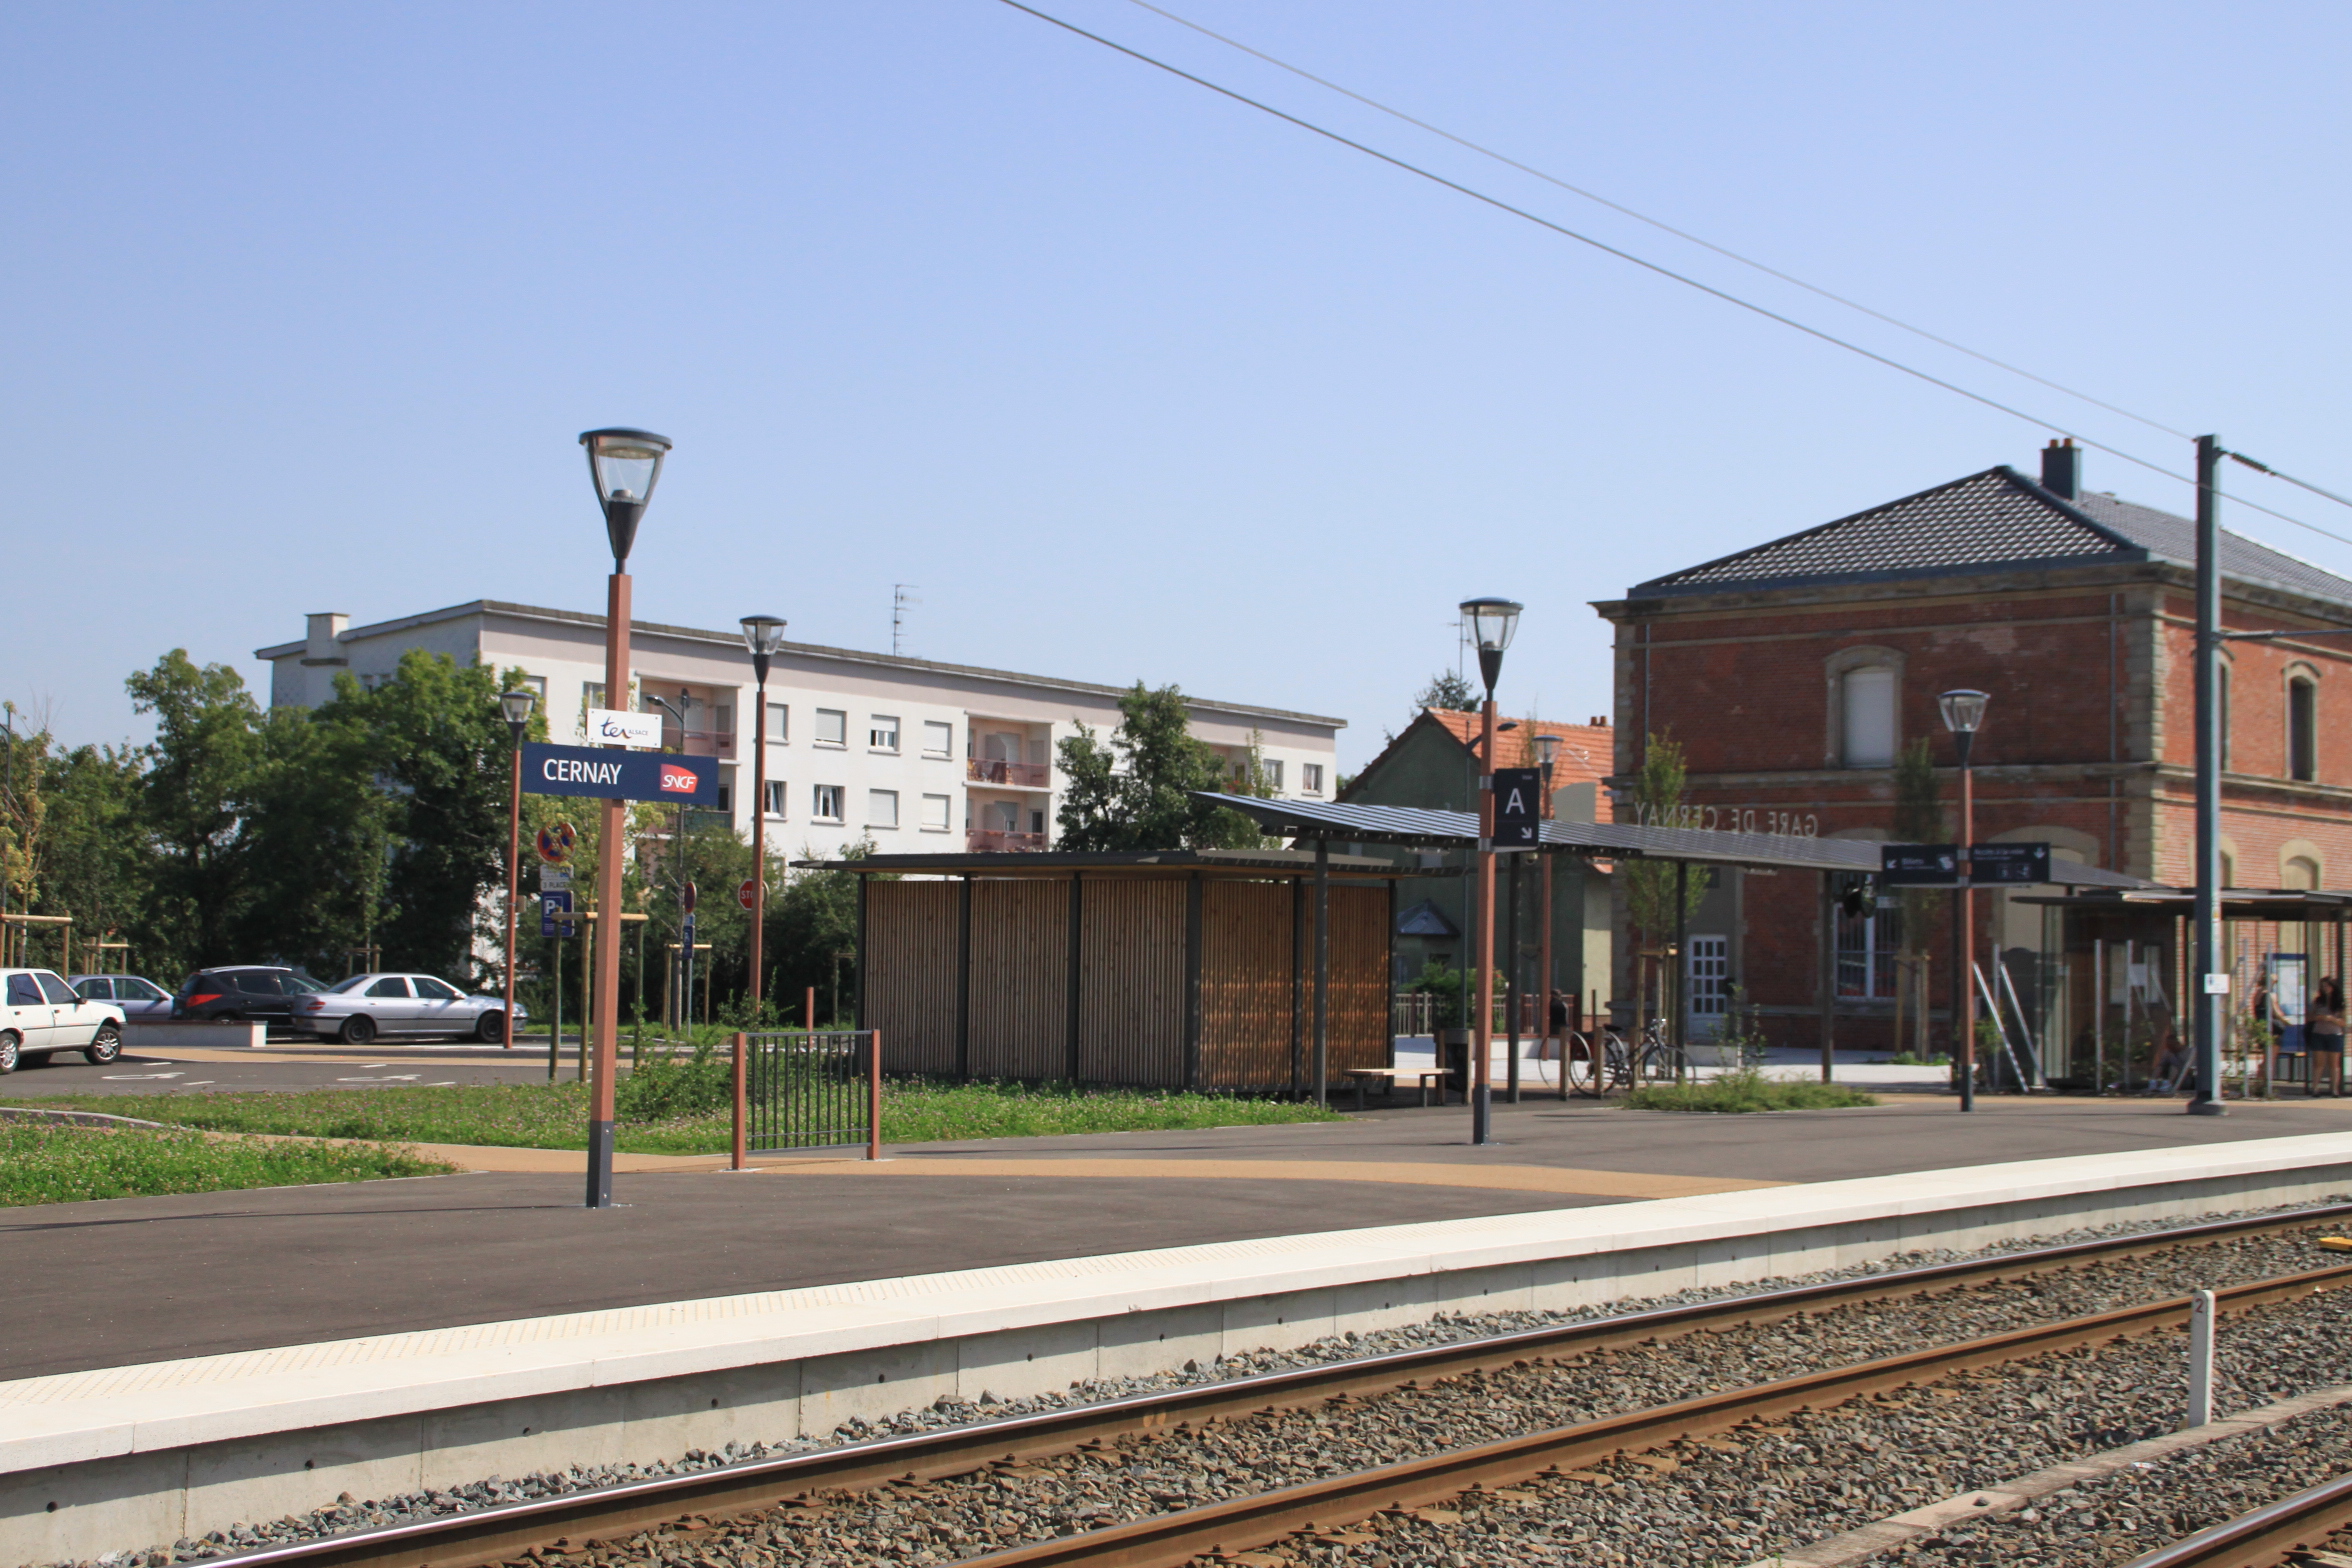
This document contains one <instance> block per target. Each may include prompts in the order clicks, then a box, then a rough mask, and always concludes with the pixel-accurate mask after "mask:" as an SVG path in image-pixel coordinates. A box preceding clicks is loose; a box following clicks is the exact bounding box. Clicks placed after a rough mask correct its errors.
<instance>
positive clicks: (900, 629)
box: [890, 583, 923, 658]
mask: <svg viewBox="0 0 2352 1568" xmlns="http://www.w3.org/2000/svg"><path fill="white" fill-rule="evenodd" d="M921 586H922V584H920V583H892V584H891V585H890V653H891V657H893V658H904V657H905V656H906V612H907V606H908V605H910V604H921V603H922V602H923V601H922V600H920V599H918V598H916V597H915V596H914V595H913V594H911V593H908V592H907V590H908V589H909V588H919V587H921Z"/></svg>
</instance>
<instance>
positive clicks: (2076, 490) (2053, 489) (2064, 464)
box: [2042, 436, 2082, 501]
mask: <svg viewBox="0 0 2352 1568" xmlns="http://www.w3.org/2000/svg"><path fill="white" fill-rule="evenodd" d="M2042 488H2043V489H2044V490H2047V491H2049V492H2050V493H2051V494H2052V495H2054V496H2056V497H2058V499H2060V500H2061V501H2079V500H2081V499H2082V448H2081V447H2078V446H2076V445H2075V444H2074V437H2072V436H2068V437H2067V438H2066V439H2065V440H2063V441H2053V442H2051V443H2050V444H2049V445H2048V446H2046V447H2043V448H2042Z"/></svg>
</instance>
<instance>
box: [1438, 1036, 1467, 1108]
mask: <svg viewBox="0 0 2352 1568" xmlns="http://www.w3.org/2000/svg"><path fill="white" fill-rule="evenodd" d="M1437 1049H1438V1061H1439V1062H1441V1063H1443V1064H1444V1066H1445V1074H1446V1077H1445V1086H1446V1091H1447V1092H1448V1093H1450V1094H1458V1095H1460V1096H1462V1098H1463V1099H1465V1100H1467V1099H1469V1097H1470V1031H1469V1030H1467V1029H1447V1030H1445V1031H1443V1032H1441V1033H1440V1034H1439V1035H1438V1038H1437Z"/></svg>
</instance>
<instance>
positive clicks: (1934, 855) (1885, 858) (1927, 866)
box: [1878, 844, 1960, 887]
mask: <svg viewBox="0 0 2352 1568" xmlns="http://www.w3.org/2000/svg"><path fill="white" fill-rule="evenodd" d="M1878 880H1879V881H1880V882H1882V883H1884V884H1885V885H1887V886H1889V887H1958V886H1959V885H1960V846H1959V845H1957V844H1881V845H1879V846H1878Z"/></svg>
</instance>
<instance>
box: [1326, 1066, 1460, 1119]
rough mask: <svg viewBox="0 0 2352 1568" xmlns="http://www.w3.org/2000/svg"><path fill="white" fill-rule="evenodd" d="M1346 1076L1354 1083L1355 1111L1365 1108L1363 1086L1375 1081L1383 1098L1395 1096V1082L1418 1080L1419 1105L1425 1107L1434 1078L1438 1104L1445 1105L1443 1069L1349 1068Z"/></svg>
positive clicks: (1444, 1075)
mask: <svg viewBox="0 0 2352 1568" xmlns="http://www.w3.org/2000/svg"><path fill="white" fill-rule="evenodd" d="M1347 1075H1348V1076H1349V1077H1350V1078H1353V1079H1354V1080H1355V1082H1356V1109H1357V1110H1359V1111H1360V1110H1363V1109H1364V1108H1365V1107H1364V1086H1365V1085H1366V1084H1368V1083H1371V1082H1372V1081H1374V1080H1375V1079H1377V1080H1378V1081H1379V1083H1380V1086H1381V1094H1382V1097H1383V1098H1388V1097H1392V1096H1394V1095H1395V1093H1396V1086H1397V1080H1399V1079H1401V1078H1415V1079H1419V1080H1420V1082H1419V1085H1418V1087H1419V1089H1420V1091H1421V1103H1422V1105H1423V1106H1427V1105H1428V1104H1429V1082H1430V1080H1431V1079H1433V1078H1434V1079H1436V1080H1437V1098H1438V1103H1439V1104H1441V1105H1442V1104H1444V1103H1445V1080H1446V1070H1445V1069H1444V1068H1443V1067H1351V1068H1349V1069H1348V1070H1347Z"/></svg>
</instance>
